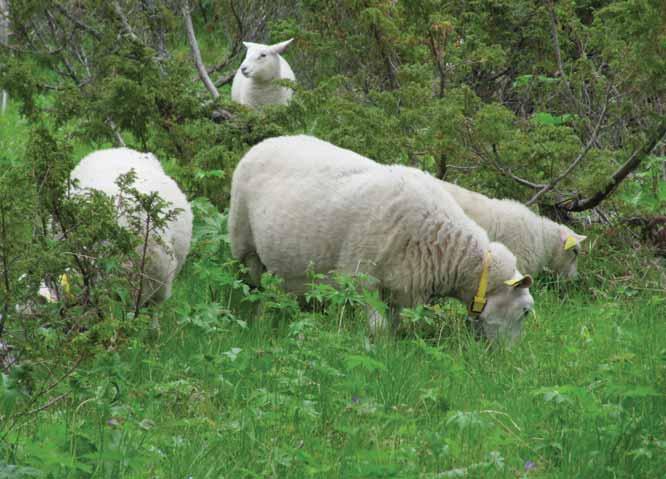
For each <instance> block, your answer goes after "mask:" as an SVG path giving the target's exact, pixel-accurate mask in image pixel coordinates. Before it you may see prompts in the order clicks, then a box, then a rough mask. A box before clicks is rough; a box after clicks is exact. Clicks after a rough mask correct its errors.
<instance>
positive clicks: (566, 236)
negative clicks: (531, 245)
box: [549, 225, 587, 279]
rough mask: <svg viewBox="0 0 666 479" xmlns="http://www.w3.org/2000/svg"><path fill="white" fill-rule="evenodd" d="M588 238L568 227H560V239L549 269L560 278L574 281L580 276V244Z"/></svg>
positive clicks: (558, 238)
mask: <svg viewBox="0 0 666 479" xmlns="http://www.w3.org/2000/svg"><path fill="white" fill-rule="evenodd" d="M586 238H587V236H582V235H579V234H577V233H574V232H573V231H572V230H571V229H569V228H567V227H566V226H563V225H559V226H558V237H557V238H556V240H555V247H554V248H555V249H554V251H553V257H552V260H551V263H550V265H549V268H550V269H551V270H552V271H553V272H554V273H555V274H558V275H560V276H563V277H564V278H567V279H573V278H575V277H576V275H577V274H578V272H577V262H578V254H579V253H580V243H581V242H583V241H584V240H585V239H586Z"/></svg>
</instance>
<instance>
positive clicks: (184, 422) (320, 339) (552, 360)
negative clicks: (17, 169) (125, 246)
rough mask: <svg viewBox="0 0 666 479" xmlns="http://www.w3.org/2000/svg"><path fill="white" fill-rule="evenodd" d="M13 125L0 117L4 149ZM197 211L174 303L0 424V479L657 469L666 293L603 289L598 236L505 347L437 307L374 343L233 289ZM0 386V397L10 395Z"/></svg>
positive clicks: (608, 271) (10, 153)
mask: <svg viewBox="0 0 666 479" xmlns="http://www.w3.org/2000/svg"><path fill="white" fill-rule="evenodd" d="M6 126H7V128H5V127H6ZM28 131H29V127H28V125H27V124H26V123H25V122H24V121H23V120H21V118H20V116H19V115H18V113H17V111H16V110H14V109H10V111H9V113H8V115H7V116H4V117H0V148H2V152H3V153H2V154H3V155H4V157H5V158H6V159H8V160H10V161H12V162H16V161H20V158H21V155H22V152H23V150H24V147H25V138H26V137H27V134H28ZM91 148H92V147H91V146H89V145H87V146H81V145H79V146H77V149H76V151H75V152H74V155H75V156H76V157H80V156H83V154H85V153H86V152H87V151H88V150H89V149H91ZM196 211H197V213H198V223H197V225H196V229H195V240H196V241H195V247H194V253H193V254H192V255H191V257H190V259H189V261H188V264H187V267H186V269H185V270H184V271H183V272H182V274H181V275H180V278H179V280H178V282H177V284H176V288H175V294H174V297H173V298H172V299H171V300H170V301H169V302H168V303H167V304H165V305H163V306H161V307H159V308H156V309H154V310H152V311H150V313H151V315H152V318H154V319H157V321H158V322H159V328H155V327H153V326H151V324H152V323H151V320H150V319H149V318H148V317H147V316H142V317H140V318H138V319H136V320H135V321H136V324H135V327H134V328H133V329H134V330H135V331H136V334H135V335H133V336H131V337H129V338H124V337H122V336H120V335H119V336H118V338H117V341H116V342H115V343H114V342H111V343H109V344H107V345H106V348H105V349H104V350H103V351H100V352H99V354H97V355H96V356H95V357H94V358H90V359H87V360H86V361H84V362H83V363H82V364H81V365H79V367H78V368H77V369H76V370H75V371H74V372H73V373H72V374H70V375H69V376H67V377H66V379H65V380H63V381H60V382H59V384H58V385H57V386H55V387H54V388H53V389H52V390H51V391H49V394H47V395H45V396H44V397H43V399H42V400H40V401H39V402H38V403H37V404H35V407H37V408H41V407H43V410H41V411H39V412H34V413H31V414H28V415H25V416H23V417H20V418H18V420H17V422H16V427H12V428H3V427H2V425H1V424H0V478H5V477H6V478H19V477H52V478H61V477H62V478H83V477H86V478H87V477H92V478H189V477H192V478H196V479H201V478H221V477H227V478H239V477H280V478H282V477H285V478H302V477H336V478H337V477H345V478H361V477H363V478H381V477H401V478H404V477H407V478H409V477H421V478H440V477H442V478H443V477H476V478H507V479H508V478H516V477H538V478H572V477H580V478H608V477H617V478H622V477H626V478H630V477H631V478H635V477H645V478H655V477H663V473H664V471H666V401H665V398H664V395H665V393H666V322H665V321H664V319H665V310H666V299H665V298H664V294H663V291H661V292H660V291H659V290H658V288H657V290H655V291H651V290H640V289H638V288H632V287H629V286H627V285H625V284H623V283H622V282H619V283H617V282H615V281H613V280H612V277H613V276H614V277H618V278H623V277H624V276H625V275H624V273H623V271H624V268H625V265H623V264H618V263H620V262H619V261H618V260H616V259H614V258H615V256H614V255H609V254H608V251H610V250H608V249H607V247H606V246H599V247H598V248H595V249H592V250H591V251H589V252H588V253H590V254H589V255H588V256H586V257H584V258H583V262H582V263H583V264H582V265H581V270H582V276H583V277H582V278H581V280H580V281H578V282H576V283H574V284H558V283H548V281H547V280H542V281H540V282H539V283H538V284H537V285H535V286H534V287H533V288H532V291H533V294H534V296H535V300H536V304H537V316H536V317H535V318H532V319H530V320H529V321H528V322H527V323H526V328H525V331H524V337H523V339H522V341H521V342H520V343H519V344H518V345H517V346H516V347H514V348H513V349H511V350H504V349H488V348H487V347H486V345H485V344H484V343H482V342H478V341H475V340H474V339H473V338H471V337H470V336H469V335H468V333H467V330H466V328H465V326H464V323H463V318H462V314H461V308H459V307H457V306H454V305H452V304H447V305H445V307H444V308H443V310H442V311H443V312H442V311H439V312H437V311H436V312H434V313H433V312H432V311H431V312H430V313H429V314H430V316H428V317H429V318H431V319H432V318H435V319H437V321H439V322H438V323H436V324H435V325H434V326H433V325H427V324H422V323H417V324H416V325H413V326H411V327H408V328H406V331H405V333H404V334H402V335H401V336H400V337H399V338H384V339H381V340H379V341H376V342H371V341H369V340H368V338H367V328H366V324H365V317H364V314H363V308H362V307H358V308H350V307H348V306H346V307H345V310H344V311H343V310H342V309H341V308H340V307H336V306H335V305H332V306H330V307H329V308H327V309H322V308H315V310H313V311H305V310H300V309H299V308H298V307H297V304H296V303H295V302H294V300H293V299H291V298H289V297H287V296H285V295H284V294H281V293H280V292H279V290H277V289H276V288H275V287H273V286H272V285H271V284H268V286H269V287H268V288H267V290H266V291H265V292H262V293H257V294H255V295H254V296H255V299H256V301H257V302H259V303H260V304H261V306H259V307H258V306H257V305H256V304H249V303H248V302H247V301H240V297H241V296H243V294H242V293H241V292H240V290H239V289H238V286H239V284H238V282H237V278H236V276H235V275H234V274H233V271H234V268H233V266H229V265H228V264H227V262H228V255H225V254H222V255H220V254H219V252H218V249H219V246H220V245H222V246H223V245H224V241H223V227H224V221H223V218H222V217H221V215H219V213H216V212H215V211H214V209H213V208H212V207H210V206H197V208H196ZM601 238H602V236H601V235H599V237H598V238H595V239H594V241H590V242H589V244H590V245H591V244H598V242H599V241H601ZM222 249H224V248H222ZM597 249H599V250H602V251H599V252H597ZM604 251H605V252H606V254H604V253H603V252H604ZM613 268H615V269H613ZM659 274H661V273H659V272H657V275H659ZM600 277H601V278H602V279H601V280H599V278H600ZM232 287H234V289H233V291H232ZM336 299H337V300H339V301H338V304H339V303H340V302H342V300H344V299H345V297H344V295H343V296H340V297H336ZM442 322H445V324H446V325H447V326H446V327H444V328H441V327H440V324H441V323H442ZM62 357H63V358H66V357H68V351H67V350H64V351H62ZM70 365H71V364H70V363H69V362H67V361H63V364H60V365H59V367H56V370H55V371H54V372H53V375H52V377H50V378H42V380H43V381H45V382H49V383H50V382H51V381H53V378H54V377H55V378H58V377H60V376H61V375H63V374H64V373H65V372H66V371H67V370H68V368H69V367H70ZM25 367H27V368H30V363H28V364H26V365H25ZM8 380H9V378H8V376H3V375H0V393H3V391H4V393H5V395H4V396H3V395H2V394H0V405H2V403H3V402H4V403H7V402H10V401H13V400H17V399H16V398H15V397H10V396H9V395H8V394H7V391H11V389H10V388H4V389H3V387H4V384H3V382H4V383H7V381H8ZM7 384H8V383H7ZM58 398H60V399H59V400H58V401H56V402H54V403H53V404H50V403H49V401H50V400H51V399H58ZM4 434H6V435H4ZM7 464H12V465H16V466H9V465H7ZM526 464H528V465H531V464H534V468H531V469H530V470H529V471H527V470H526Z"/></svg>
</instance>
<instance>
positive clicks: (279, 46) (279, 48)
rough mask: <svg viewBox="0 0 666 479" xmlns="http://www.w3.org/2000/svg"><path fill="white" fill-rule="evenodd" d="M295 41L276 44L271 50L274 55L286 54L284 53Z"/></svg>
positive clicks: (291, 39)
mask: <svg viewBox="0 0 666 479" xmlns="http://www.w3.org/2000/svg"><path fill="white" fill-rule="evenodd" d="M293 41H294V39H293V38H290V39H289V40H285V41H283V42H280V43H276V44H275V45H271V46H270V50H271V52H272V53H277V54H278V55H279V54H280V53H284V51H285V50H286V49H287V47H288V46H289V44H290V43H291V42H293Z"/></svg>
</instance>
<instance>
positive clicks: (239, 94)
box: [231, 38, 296, 108]
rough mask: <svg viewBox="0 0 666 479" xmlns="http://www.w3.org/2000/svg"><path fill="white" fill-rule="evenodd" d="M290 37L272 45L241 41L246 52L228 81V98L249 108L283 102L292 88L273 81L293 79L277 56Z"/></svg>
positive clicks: (294, 79) (285, 46)
mask: <svg viewBox="0 0 666 479" xmlns="http://www.w3.org/2000/svg"><path fill="white" fill-rule="evenodd" d="M292 40H293V38H292V39H289V40H287V41H284V42H280V43H276V44H275V45H262V44H261V43H250V42H243V44H244V45H245V47H246V48H247V55H246V56H245V60H243V63H242V64H241V66H240V68H239V69H238V71H237V72H236V75H235V76H234V81H233V83H232V84H231V99H232V100H233V101H235V102H237V103H240V104H241V105H246V106H248V107H250V108H257V107H260V106H262V105H286V104H287V103H288V102H289V100H290V99H291V96H292V94H293V91H292V90H291V89H290V88H286V87H283V86H281V85H278V84H277V83H276V80H292V81H296V77H295V76H294V72H293V71H292V70H291V67H290V66H289V64H288V63H287V61H286V60H285V59H284V58H282V56H280V53H283V52H284V51H285V50H286V49H287V47H288V46H289V44H290V43H291V42H292Z"/></svg>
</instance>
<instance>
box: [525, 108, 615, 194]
mask: <svg viewBox="0 0 666 479" xmlns="http://www.w3.org/2000/svg"><path fill="white" fill-rule="evenodd" d="M608 99H609V96H608V95H606V103H605V104H604V107H603V110H601V113H600V114H599V120H598V121H597V124H596V126H595V127H594V130H593V131H592V136H591V137H590V139H589V140H588V142H587V144H586V145H585V147H584V148H583V150H582V151H581V152H580V153H579V154H578V156H577V157H576V159H575V160H574V161H573V162H572V163H571V164H570V165H569V166H568V167H567V169H566V170H564V172H563V173H562V174H561V175H560V176H558V177H557V178H554V179H553V180H552V181H551V182H550V183H548V184H547V185H546V186H544V187H543V188H541V189H540V190H539V191H537V192H536V193H535V194H534V196H532V198H530V199H529V201H527V203H525V205H526V206H530V205H532V204H534V203H535V202H536V200H538V199H539V198H541V196H542V195H544V194H545V193H547V192H549V191H550V190H552V189H553V188H554V187H555V185H557V184H558V183H559V182H560V181H562V180H563V179H565V178H566V177H567V176H569V174H571V172H572V171H573V170H574V168H576V166H578V164H579V163H580V162H581V161H583V160H584V159H585V157H586V156H587V153H588V152H589V151H590V148H592V145H594V144H595V143H596V142H597V135H598V134H599V128H600V127H601V124H602V123H603V120H604V119H605V118H606V109H607V108H608Z"/></svg>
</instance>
